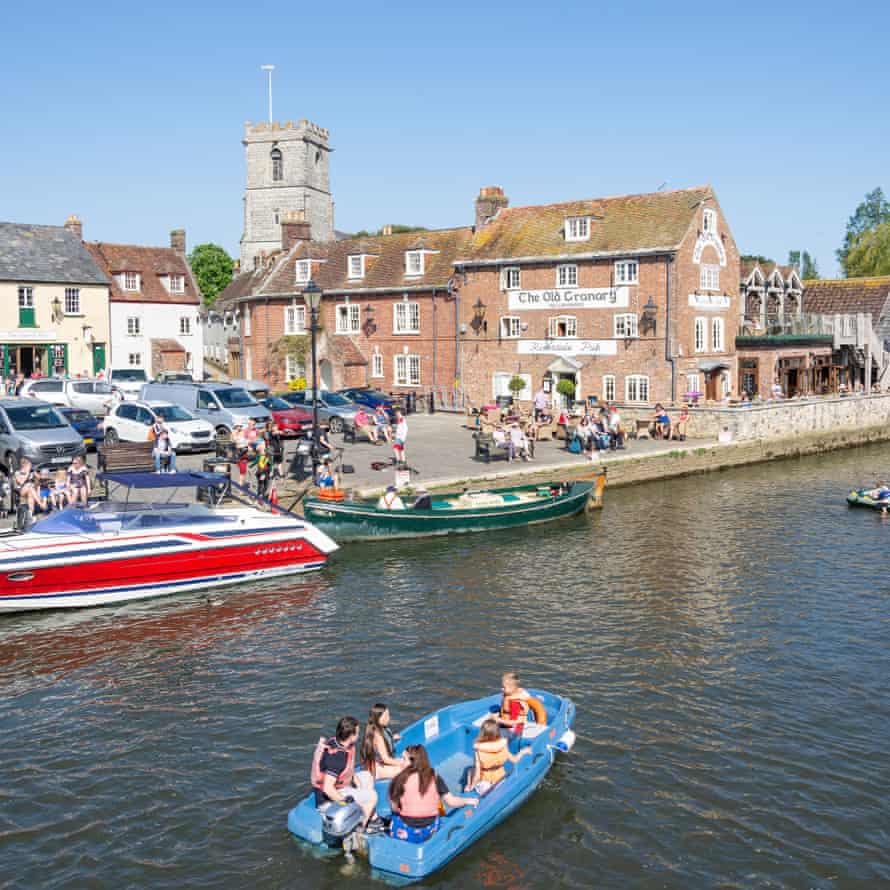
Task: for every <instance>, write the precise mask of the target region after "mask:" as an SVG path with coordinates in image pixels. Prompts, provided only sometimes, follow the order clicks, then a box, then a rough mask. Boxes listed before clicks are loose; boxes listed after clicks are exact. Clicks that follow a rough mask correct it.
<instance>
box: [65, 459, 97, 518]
mask: <svg viewBox="0 0 890 890" xmlns="http://www.w3.org/2000/svg"><path fill="white" fill-rule="evenodd" d="M92 490H93V483H92V480H91V479H90V471H89V470H88V469H87V465H86V463H85V462H84V459H83V458H82V457H81V456H80V455H78V456H77V457H75V458H74V460H73V461H71V466H70V467H69V468H68V503H69V504H71V506H76V505H77V504H82V505H83V506H84V507H86V505H87V503H88V502H89V499H90V492H91V491H92Z"/></svg>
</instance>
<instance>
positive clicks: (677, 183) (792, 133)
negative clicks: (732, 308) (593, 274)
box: [0, 0, 890, 275]
mask: <svg viewBox="0 0 890 890" xmlns="http://www.w3.org/2000/svg"><path fill="white" fill-rule="evenodd" d="M823 9H824V11H823ZM888 10H890V4H887V3H886V2H885V3H880V4H879V3H873V2H863V3H858V4H855V6H851V7H848V8H845V7H842V6H841V7H839V6H837V5H836V4H835V5H833V6H832V7H831V9H830V10H829V7H828V6H827V5H825V6H824V7H820V5H819V4H818V3H812V2H811V3H806V4H804V3H786V4H782V3H776V2H773V3H769V4H766V3H763V4H761V3H748V4H738V5H735V4H726V3H711V4H707V3H700V4H695V5H693V4H679V5H677V4H666V3H652V2H648V0H639V2H637V3H636V4H619V3H607V4H595V3H593V4H583V5H580V4H579V5H574V4H573V5H559V4H557V5H554V6H547V5H545V4H540V5H534V6H531V5H523V4H521V3H510V4H506V3H499V2H488V3H479V2H476V3H473V4H470V3H462V2H458V3H452V4H450V5H448V6H447V8H446V6H445V5H430V6H425V5H423V4H417V3H401V2H399V3H386V4H366V3H351V2H345V3H344V2H341V3H337V4H333V3H328V4H324V3H316V4H305V3H296V4H295V3H283V2H278V3H266V2H255V3H246V4H237V5H236V4H229V3H225V2H221V3H212V4H211V3H188V2H186V3H169V2H164V0H161V2H155V3H151V4H139V5H138V6H137V5H136V4H122V3H114V4H112V3H105V2H89V3H87V4H72V3H69V2H65V3H57V2H54V0H48V2H45V3H43V4H40V5H38V6H33V7H32V6H30V5H28V4H15V5H14V6H12V7H8V8H6V9H5V10H4V27H3V34H2V36H0V75H2V82H3V85H4V89H3V93H4V102H3V116H4V126H3V138H2V139H0V219H11V220H16V221H22V222H41V223H61V222H62V221H63V220H64V219H65V217H66V216H67V215H68V214H69V213H72V212H74V213H77V214H79V215H80V216H81V217H82V218H83V220H84V234H85V237H87V238H88V239H98V240H105V241H123V242H134V243H146V244H155V243H158V244H163V243H166V241H167V237H168V232H169V230H170V229H171V228H176V227H180V226H184V227H185V228H186V229H187V230H188V238H189V244H190V245H194V244H195V243H198V242H202V241H216V242H218V243H221V244H223V245H224V246H225V247H226V248H227V249H228V250H229V251H230V252H231V253H232V254H233V255H236V254H237V246H238V240H239V237H240V234H241V195H242V188H243V180H244V159H243V148H242V146H241V144H240V139H241V135H242V130H243V124H244V122H245V121H246V120H260V119H264V118H265V116H266V113H267V111H266V92H265V80H264V75H263V74H262V73H261V72H260V70H259V66H260V65H261V64H262V63H265V62H270V63H273V64H275V65H276V66H277V68H276V71H275V80H274V105H275V116H276V118H279V119H282V120H283V119H286V118H293V119H297V118H301V117H308V118H310V119H311V120H313V121H315V122H316V123H318V124H321V125H322V126H324V127H327V128H328V129H330V131H331V142H332V145H333V147H334V149H335V151H334V154H333V155H332V168H331V169H332V183H333V190H334V199H335V201H336V225H337V227H338V228H340V229H346V230H350V229H352V230H355V229H359V228H369V229H370V228H375V227H378V226H380V225H382V224H384V223H387V222H400V223H413V224H421V225H427V226H430V227H443V226H450V225H460V224H466V223H469V222H471V221H472V212H473V208H472V202H473V199H474V197H475V195H476V193H477V191H478V189H479V187H480V186H482V185H501V186H503V188H504V189H505V191H506V192H507V194H508V196H509V198H510V200H511V203H513V204H514V205H519V204H533V203H548V202H552V201H560V200H568V199H572V198H580V197H594V196H599V195H610V194H623V193H631V192H645V191H654V190H655V189H657V188H658V187H659V186H660V185H661V184H662V183H665V182H666V183H667V187H668V188H682V187H686V186H691V185H697V184H700V183H704V182H710V183H712V184H713V185H714V187H715V188H716V190H717V194H718V197H719V198H720V201H721V203H722V205H723V208H724V210H725V212H726V213H727V215H728V217H729V221H730V224H731V226H732V228H733V232H734V234H735V237H736V240H737V241H738V244H739V247H740V249H741V250H742V252H749V253H764V254H767V255H771V256H774V257H775V258H777V259H780V260H783V261H784V259H785V258H786V256H787V251H788V250H789V249H791V248H806V249H809V250H810V251H811V252H813V253H814V254H815V256H816V258H817V260H818V262H819V267H820V270H821V271H822V273H823V275H830V274H833V273H835V272H836V268H837V267H836V262H835V259H834V249H835V248H836V247H837V246H838V245H839V244H840V242H841V239H842V237H843V232H844V225H845V222H846V219H847V217H848V216H849V215H850V213H852V211H853V209H854V208H855V206H856V204H857V203H858V202H859V200H860V199H861V198H862V196H863V195H864V194H865V193H866V192H867V191H869V190H870V189H872V188H874V187H875V186H878V185H880V186H882V187H883V188H884V189H885V191H887V192H890V163H888V161H890V116H888V113H887V95H888V88H890V53H887V52H886V35H887V34H888V33H890V11H888Z"/></svg>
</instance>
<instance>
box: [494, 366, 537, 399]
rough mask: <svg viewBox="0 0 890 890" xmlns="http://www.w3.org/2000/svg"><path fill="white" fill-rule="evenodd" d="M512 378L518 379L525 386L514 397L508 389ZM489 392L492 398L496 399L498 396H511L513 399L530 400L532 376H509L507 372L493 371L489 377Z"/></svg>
mask: <svg viewBox="0 0 890 890" xmlns="http://www.w3.org/2000/svg"><path fill="white" fill-rule="evenodd" d="M514 377H519V378H521V379H522V382H523V383H524V384H525V386H523V388H522V389H521V390H519V392H518V393H516V394H515V395H514V394H513V391H512V390H511V389H510V381H511V380H512V379H513V378H514ZM491 392H492V398H495V399H497V397H498V396H513V398H514V399H525V400H526V401H529V402H530V401H531V399H532V375H531V374H511V373H510V372H509V371H495V372H494V374H492V375H491Z"/></svg>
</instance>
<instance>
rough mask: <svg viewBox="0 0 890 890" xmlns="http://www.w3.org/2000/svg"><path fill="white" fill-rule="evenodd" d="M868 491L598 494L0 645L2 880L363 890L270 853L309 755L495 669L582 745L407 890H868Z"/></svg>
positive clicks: (884, 603) (878, 705) (768, 474)
mask: <svg viewBox="0 0 890 890" xmlns="http://www.w3.org/2000/svg"><path fill="white" fill-rule="evenodd" d="M888 463H890V450H888V449H887V448H886V447H883V446H876V447H873V448H863V449H858V450H856V451H850V452H848V453H841V454H836V455H831V456H826V457H819V458H808V459H803V460H800V461H785V462H783V463H776V464H772V465H764V466H761V467H755V468H747V469H744V470H736V471H731V472H726V473H720V474H715V475H711V476H701V477H692V478H687V479H679V480H674V481H670V482H664V483H652V484H649V485H645V486H640V487H636V488H629V489H618V490H613V491H610V492H608V494H607V500H606V508H605V509H604V510H603V511H602V513H600V514H595V515H593V516H590V517H580V518H578V519H576V520H571V521H567V522H562V523H557V524H552V525H542V526H535V527H532V528H527V529H516V530H510V531H505V532H500V533H492V534H485V535H479V536H462V537H457V538H451V539H435V540H428V541H402V542H379V543H375V544H372V545H358V544H356V545H348V546H346V547H344V548H343V550H342V551H340V552H339V553H338V554H337V555H336V557H335V558H334V559H333V560H332V562H331V564H330V566H329V567H328V569H327V570H326V571H325V572H324V573H322V574H320V575H318V576H314V577H312V578H311V579H308V580H301V581H299V582H297V583H292V584H289V585H286V586H285V585H282V584H281V583H280V582H276V583H272V582H269V583H267V584H264V585H258V586H257V587H256V588H252V589H238V588H234V589H231V590H225V591H222V592H215V593H213V594H211V596H210V603H211V604H208V602H207V601H206V600H205V599H204V598H198V597H191V598H188V597H176V598H171V599H165V600H162V601H155V602H151V603H142V604H138V605H136V606H129V607H123V608H116V609H113V610H103V609H100V610H91V611H89V612H79V613H76V614H65V615H45V616H23V617H21V618H14V619H12V620H9V621H5V620H4V622H3V623H2V625H0V691H2V703H0V744H2V745H3V748H4V751H6V752H7V756H6V757H5V758H4V760H3V764H2V766H0V794H2V796H3V806H2V807H0V857H2V860H3V861H4V862H10V861H12V862H15V863H16V870H15V874H14V875H13V876H12V878H11V879H10V881H9V883H10V884H11V885H12V886H21V887H34V886H47V881H46V880H45V878H46V873H47V869H48V868H49V867H50V866H51V870H52V875H53V879H52V886H58V887H63V886H88V885H95V886H106V885H108V886H110V885H112V884H113V885H115V886H119V885H138V886H152V887H180V886H189V887H201V886H207V887H215V888H216V887H222V886H233V887H234V886H237V887H240V886H243V885H251V886H255V887H257V888H261V887H285V886H293V887H352V886H355V887H359V886H366V885H367V883H368V879H369V873H368V871H367V868H366V866H364V865H363V864H361V863H359V864H357V865H356V866H355V867H354V868H353V870H352V871H351V872H346V873H344V872H343V870H342V869H343V863H342V861H340V860H338V859H321V858H318V857H315V856H312V855H309V854H308V853H307V851H306V849H305V847H303V846H301V845H299V844H297V843H295V842H294V841H293V840H292V839H291V838H290V837H289V836H288V834H287V832H286V831H285V829H284V819H285V815H286V812H287V810H288V809H289V807H290V806H292V805H293V804H294V803H295V802H296V801H297V800H298V799H299V798H300V797H301V796H302V795H303V794H304V793H305V791H306V787H307V772H308V764H309V759H310V756H311V750H312V747H313V744H314V742H315V740H316V739H317V738H318V735H319V734H320V733H323V732H324V733H329V732H330V731H332V729H333V725H334V722H335V721H336V719H337V717H339V716H341V715H342V714H344V713H353V714H355V715H356V716H358V717H363V716H364V715H365V714H366V713H367V709H368V706H369V705H370V704H371V703H372V702H374V701H377V700H383V701H386V702H388V703H389V704H390V705H391V707H392V710H393V715H394V719H395V722H396V724H398V725H404V724H405V723H407V722H409V721H411V720H413V719H415V718H417V717H419V716H422V715H423V714H425V713H427V712H429V711H430V710H432V709H434V708H437V707H439V706H441V705H444V704H446V703H448V702H451V701H454V700H455V699H460V698H469V697H476V696H479V695H481V694H484V693H487V692H489V691H490V690H492V689H493V688H495V687H496V686H497V684H498V682H499V677H500V673H501V671H502V670H503V669H507V668H512V669H517V670H519V671H520V673H521V674H522V676H523V678H524V680H525V682H526V683H527V684H529V685H531V686H538V687H544V688H547V687H552V688H554V689H556V690H558V691H560V692H562V693H564V694H567V695H570V696H571V697H572V698H573V699H574V700H575V702H576V704H577V706H578V717H577V725H576V731H577V733H578V743H577V745H576V748H575V750H574V751H573V752H572V754H571V755H570V756H569V757H567V758H564V759H562V760H561V761H559V762H558V763H557V765H556V766H555V767H554V769H553V770H551V772H550V774H549V775H548V777H547V779H546V781H545V783H544V785H543V786H542V787H541V788H540V789H539V790H538V792H537V793H536V794H535V795H534V796H533V797H532V799H531V800H530V801H529V802H528V803H527V804H526V805H525V806H523V807H522V808H521V809H520V810H519V811H518V812H517V813H515V814H514V815H513V816H511V817H510V819H508V820H507V822H506V823H504V824H503V825H501V826H499V827H498V828H497V829H495V830H494V831H492V832H491V833H490V834H489V835H488V836H486V837H485V838H483V839H482V840H481V841H479V842H478V843H477V844H476V845H475V846H474V847H472V848H471V850H470V851H468V852H467V853H466V854H465V855H463V856H462V857H460V858H459V859H458V860H457V861H455V862H453V863H452V864H450V865H449V866H448V867H447V868H446V869H444V870H443V871H442V872H441V873H440V874H438V875H436V876H434V877H433V878H431V879H429V880H428V881H427V882H426V883H425V885H426V886H430V887H443V888H444V887H461V888H462V887H542V886H548V885H554V886H565V887H576V886H585V887H586V886H597V887H606V888H608V887H615V888H626V887H668V888H674V887H676V888H681V887H682V888H688V887H700V886H720V887H725V888H735V887H739V888H742V887H746V888H747V887H752V886H770V887H795V888H796V887H842V886H850V885H853V884H859V885H871V886H877V885H879V884H881V883H884V884H886V883H888V882H890V858H888V853H887V850H888V848H890V844H888V841H890V838H888V836H887V833H888V829H887V826H888V824H890V821H888V819H887V814H888V811H887V807H886V803H885V799H884V797H885V793H886V788H887V785H888V780H890V774H888V768H887V766H886V764H887V763H888V762H890V759H888V755H890V742H888V740H887V733H886V727H887V726H888V725H890V708H888V703H887V696H886V691H885V690H886V677H887V673H888V667H890V643H888V640H890V635H888V630H890V597H888V592H890V581H888V579H887V575H886V571H885V561H886V552H887V545H888V537H890V523H888V522H887V521H882V520H881V519H880V518H879V517H878V516H876V515H874V514H872V513H870V512H867V511H853V510H849V509H848V508H847V507H846V505H845V504H844V500H843V499H844V496H845V495H846V492H847V490H848V489H849V488H850V487H851V486H853V485H860V484H865V483H870V482H872V481H873V480H874V479H875V478H877V477H879V476H887V475H890V474H888V472H887V469H888ZM10 752H15V755H14V756H10Z"/></svg>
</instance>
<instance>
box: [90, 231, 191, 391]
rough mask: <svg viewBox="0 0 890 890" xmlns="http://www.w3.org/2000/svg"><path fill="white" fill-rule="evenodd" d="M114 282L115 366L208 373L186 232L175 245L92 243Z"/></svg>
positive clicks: (175, 234)
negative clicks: (205, 371) (188, 257)
mask: <svg viewBox="0 0 890 890" xmlns="http://www.w3.org/2000/svg"><path fill="white" fill-rule="evenodd" d="M85 246H86V248H87V249H88V250H89V252H90V253H91V254H92V256H93V258H94V259H95V261H96V263H97V264H98V265H99V266H100V267H101V268H102V270H103V272H104V273H105V274H106V275H107V276H108V278H109V280H110V282H111V283H110V287H109V296H110V306H111V310H110V317H111V358H110V362H109V365H110V366H111V367H114V368H141V369H143V370H144V371H145V372H146V374H147V375H148V377H150V378H151V377H155V376H157V375H158V374H160V373H161V372H162V371H187V372H189V373H190V374H192V375H193V376H194V378H195V379H196V380H201V379H202V377H203V374H204V334H203V329H202V324H201V316H200V309H201V292H200V290H199V288H198V283H197V281H196V280H195V278H194V276H193V275H192V270H191V268H190V266H189V264H188V260H187V259H186V243H185V232H184V231H183V230H182V229H174V230H173V231H172V232H171V233H170V246H169V247H145V246H142V245H136V244H108V243H106V242H101V241H90V242H86V244H85Z"/></svg>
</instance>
